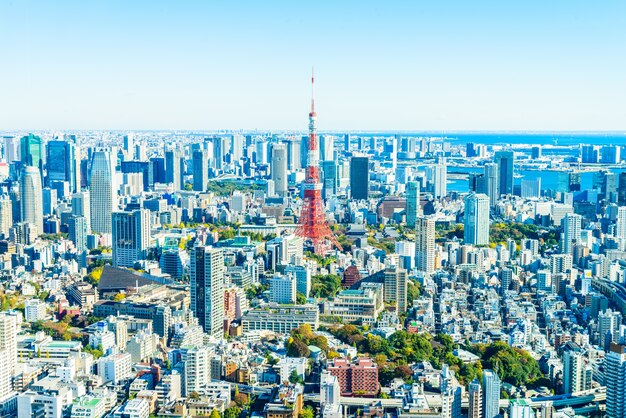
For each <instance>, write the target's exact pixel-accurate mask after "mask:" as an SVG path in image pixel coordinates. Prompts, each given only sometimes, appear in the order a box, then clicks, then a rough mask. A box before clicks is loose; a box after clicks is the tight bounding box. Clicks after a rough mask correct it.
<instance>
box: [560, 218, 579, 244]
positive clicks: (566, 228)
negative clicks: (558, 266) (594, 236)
mask: <svg viewBox="0 0 626 418" xmlns="http://www.w3.org/2000/svg"><path fill="white" fill-rule="evenodd" d="M582 219H583V217H582V216H580V215H577V214H575V213H568V214H566V215H565V217H564V218H563V220H562V225H563V238H562V241H561V252H562V253H563V254H573V253H574V244H576V243H577V242H579V241H580V228H581V225H582Z"/></svg>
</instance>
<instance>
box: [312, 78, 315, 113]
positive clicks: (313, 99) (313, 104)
mask: <svg viewBox="0 0 626 418" xmlns="http://www.w3.org/2000/svg"><path fill="white" fill-rule="evenodd" d="M311 113H315V67H311Z"/></svg>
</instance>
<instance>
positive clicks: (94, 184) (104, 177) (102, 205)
mask: <svg viewBox="0 0 626 418" xmlns="http://www.w3.org/2000/svg"><path fill="white" fill-rule="evenodd" d="M115 155H117V152H116V151H115V149H113V150H105V149H99V150H96V151H94V153H93V155H92V160H91V178H90V181H89V205H90V207H89V212H90V215H91V229H92V231H94V232H97V233H100V234H110V233H111V225H112V221H111V219H112V218H111V214H112V213H113V208H114V207H117V192H116V190H115V186H114V181H113V176H114V174H115V163H114V159H113V157H112V156H115Z"/></svg>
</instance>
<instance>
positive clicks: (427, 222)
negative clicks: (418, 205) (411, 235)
mask: <svg viewBox="0 0 626 418" xmlns="http://www.w3.org/2000/svg"><path fill="white" fill-rule="evenodd" d="M415 267H416V268H417V270H418V271H423V272H425V273H428V274H431V273H433V272H434V271H435V218H434V217H432V216H420V217H418V218H417V221H416V223H415Z"/></svg>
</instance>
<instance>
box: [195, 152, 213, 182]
mask: <svg viewBox="0 0 626 418" xmlns="http://www.w3.org/2000/svg"><path fill="white" fill-rule="evenodd" d="M208 186H209V158H208V154H207V152H206V151H205V150H195V151H194V152H193V190H194V191H196V192H206V190H207V188H208Z"/></svg>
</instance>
